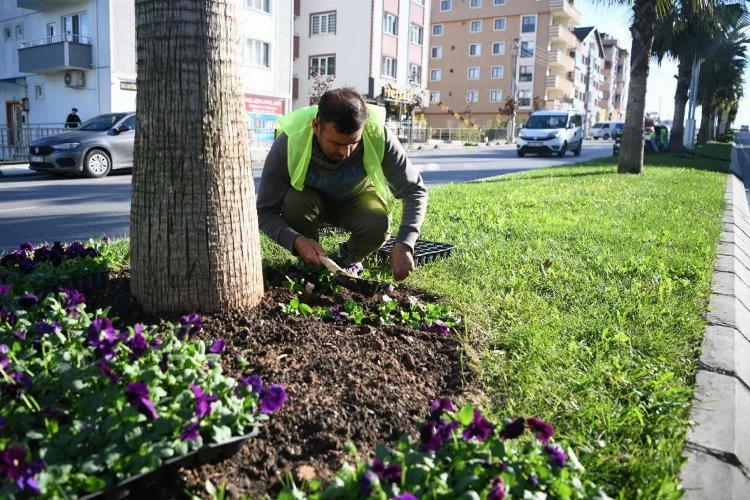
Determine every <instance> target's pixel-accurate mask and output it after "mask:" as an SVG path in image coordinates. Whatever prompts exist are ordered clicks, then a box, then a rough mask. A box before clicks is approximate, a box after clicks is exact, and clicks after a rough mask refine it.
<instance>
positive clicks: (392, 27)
mask: <svg viewBox="0 0 750 500" xmlns="http://www.w3.org/2000/svg"><path fill="white" fill-rule="evenodd" d="M383 33H389V34H391V35H398V17H396V16H394V15H393V14H385V15H384V16H383Z"/></svg>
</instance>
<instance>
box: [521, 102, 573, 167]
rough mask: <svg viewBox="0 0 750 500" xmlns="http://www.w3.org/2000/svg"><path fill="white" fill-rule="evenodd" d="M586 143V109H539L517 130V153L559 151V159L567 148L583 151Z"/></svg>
mask: <svg viewBox="0 0 750 500" xmlns="http://www.w3.org/2000/svg"><path fill="white" fill-rule="evenodd" d="M582 146H583V112H582V111H578V110H574V109H569V110H563V111H551V110H539V111H534V112H533V113H531V115H530V116H529V121H528V122H526V125H524V126H523V128H522V129H521V130H520V132H519V133H518V141H517V143H516V154H518V156H520V157H523V156H524V155H525V154H526V153H538V154H545V153H546V154H556V155H557V156H559V157H560V158H562V157H563V156H565V153H566V152H567V151H572V152H573V154H574V155H576V156H579V155H580V154H581V147H582Z"/></svg>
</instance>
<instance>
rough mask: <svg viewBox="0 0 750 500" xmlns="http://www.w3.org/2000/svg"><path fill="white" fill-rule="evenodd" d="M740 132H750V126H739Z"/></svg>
mask: <svg viewBox="0 0 750 500" xmlns="http://www.w3.org/2000/svg"><path fill="white" fill-rule="evenodd" d="M740 132H750V127H748V126H747V125H743V126H741V127H740Z"/></svg>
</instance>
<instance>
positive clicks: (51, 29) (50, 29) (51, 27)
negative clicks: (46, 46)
mask: <svg viewBox="0 0 750 500" xmlns="http://www.w3.org/2000/svg"><path fill="white" fill-rule="evenodd" d="M56 31H57V23H47V37H49V38H52V37H54V36H55V32H56Z"/></svg>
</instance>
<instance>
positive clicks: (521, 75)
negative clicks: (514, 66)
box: [518, 66, 531, 82]
mask: <svg viewBox="0 0 750 500" xmlns="http://www.w3.org/2000/svg"><path fill="white" fill-rule="evenodd" d="M518 81H519V82H530V81H531V66H521V67H519V68H518Z"/></svg>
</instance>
